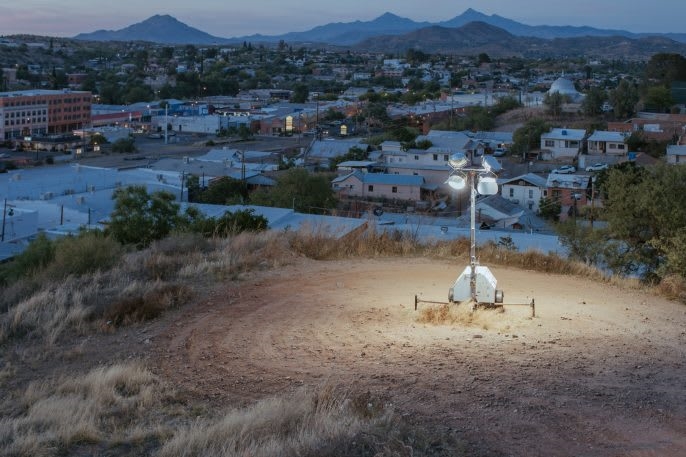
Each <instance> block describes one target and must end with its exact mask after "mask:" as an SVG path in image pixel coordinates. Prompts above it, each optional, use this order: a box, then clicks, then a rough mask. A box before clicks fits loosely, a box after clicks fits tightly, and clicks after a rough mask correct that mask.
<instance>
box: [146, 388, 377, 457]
mask: <svg viewBox="0 0 686 457" xmlns="http://www.w3.org/2000/svg"><path fill="white" fill-rule="evenodd" d="M352 405H353V402H352V401H351V398H350V397H349V395H348V394H345V393H336V392H334V391H333V389H328V388H326V389H323V390H322V391H320V392H319V393H310V392H307V391H305V390H301V391H298V392H297V393H296V394H295V395H293V396H292V397H290V398H269V399H265V400H262V401H260V402H258V403H256V404H254V405H252V406H250V407H248V408H246V409H243V410H234V411H230V412H229V413H227V414H226V415H225V416H223V417H222V418H220V419H219V420H217V421H209V420H201V421H196V422H194V423H193V424H191V425H190V426H189V427H187V428H184V429H182V430H179V431H178V432H177V433H176V434H175V435H174V437H173V438H172V439H171V440H169V441H168V442H167V443H165V445H164V446H163V447H162V449H161V451H160V454H159V455H160V456H162V457H165V456H169V457H171V456H180V455H203V456H246V455H250V456H254V457H259V456H265V457H267V456H275V455H278V456H295V455H308V454H311V453H312V451H314V450H315V449H317V448H318V447H319V446H320V444H321V443H322V442H326V441H329V440H332V439H334V440H336V439H340V438H341V437H346V438H349V437H352V436H354V435H355V434H356V433H358V432H359V431H360V430H361V429H362V428H363V427H365V426H366V425H365V422H368V421H369V420H371V421H387V420H389V417H390V416H389V415H388V413H387V412H385V411H380V412H379V414H377V415H375V416H374V417H372V418H369V419H365V418H364V417H363V416H361V415H360V414H359V412H358V411H356V410H355V408H353V407H352Z"/></svg>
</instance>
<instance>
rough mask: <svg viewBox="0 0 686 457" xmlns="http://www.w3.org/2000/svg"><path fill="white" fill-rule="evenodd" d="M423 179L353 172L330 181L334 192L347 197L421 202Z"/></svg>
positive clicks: (419, 177) (410, 176) (412, 176)
mask: <svg viewBox="0 0 686 457" xmlns="http://www.w3.org/2000/svg"><path fill="white" fill-rule="evenodd" d="M423 184H424V178H423V177H421V176H414V175H389V174H386V173H362V172H360V171H354V172H352V173H350V174H348V175H345V176H339V177H338V178H335V179H334V180H333V181H331V185H332V187H333V190H334V191H335V192H338V193H340V194H341V195H343V196H347V197H362V198H391V199H399V200H414V201H419V200H421V188H422V185H423Z"/></svg>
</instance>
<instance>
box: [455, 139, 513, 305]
mask: <svg viewBox="0 0 686 457" xmlns="http://www.w3.org/2000/svg"><path fill="white" fill-rule="evenodd" d="M448 165H450V168H451V169H452V170H451V172H450V175H449V176H448V180H447V181H446V183H447V184H448V185H449V186H450V187H451V188H452V189H455V190H462V189H464V188H465V187H467V186H469V193H470V225H469V241H470V244H469V267H468V270H465V272H463V273H462V274H461V275H460V276H459V277H458V279H457V280H456V281H455V284H454V285H453V287H452V288H451V289H450V291H449V294H448V300H449V301H450V302H453V301H462V300H465V299H467V298H469V299H471V300H472V302H473V303H474V306H475V307H476V305H477V304H478V303H481V302H490V303H502V298H503V297H502V291H498V290H496V289H495V286H496V281H495V277H493V275H492V274H491V272H490V271H489V270H488V268H487V267H482V266H480V267H478V268H477V261H476V194H477V193H479V194H481V195H495V194H497V193H498V183H497V181H496V179H495V173H496V172H498V171H500V169H501V167H500V164H499V163H498V161H497V160H495V159H494V158H493V157H491V156H483V158H482V162H481V165H482V166H481V167H478V168H476V167H474V166H472V165H470V161H469V160H468V159H467V156H466V155H465V154H463V153H461V152H456V153H454V154H451V155H450V157H449V159H448ZM468 165H469V166H468ZM477 178H478V181H477ZM477 270H478V271H477ZM467 271H468V279H469V291H468V293H467V291H466V290H465V288H464V287H463V285H464V284H465V280H466V279H467V278H466V276H465V274H466V272H467ZM477 275H479V276H482V277H484V279H485V280H486V282H487V283H489V285H491V286H492V287H487V288H486V291H485V295H484V296H482V294H481V293H478V292H477ZM490 290H492V291H493V294H492V295H491V296H490V297H488V298H486V299H485V300H482V298H484V297H485V296H487V295H488V294H489V291H490Z"/></svg>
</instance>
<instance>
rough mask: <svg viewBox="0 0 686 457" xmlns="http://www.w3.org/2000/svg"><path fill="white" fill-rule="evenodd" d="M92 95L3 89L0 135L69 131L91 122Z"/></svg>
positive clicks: (21, 136)
mask: <svg viewBox="0 0 686 457" xmlns="http://www.w3.org/2000/svg"><path fill="white" fill-rule="evenodd" d="M91 99H92V95H91V93H90V92H86V91H71V90H22V91H15V92H0V139H5V140H13V139H18V138H25V137H40V136H45V135H52V134H61V133H69V132H72V131H74V130H76V129H81V128H83V127H86V126H88V125H90V122H91Z"/></svg>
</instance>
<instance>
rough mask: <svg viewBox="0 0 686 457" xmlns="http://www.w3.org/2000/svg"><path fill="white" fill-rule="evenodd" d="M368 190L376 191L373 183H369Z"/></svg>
mask: <svg viewBox="0 0 686 457" xmlns="http://www.w3.org/2000/svg"><path fill="white" fill-rule="evenodd" d="M367 190H368V191H369V192H374V186H373V185H371V184H370V185H368V186H367Z"/></svg>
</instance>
